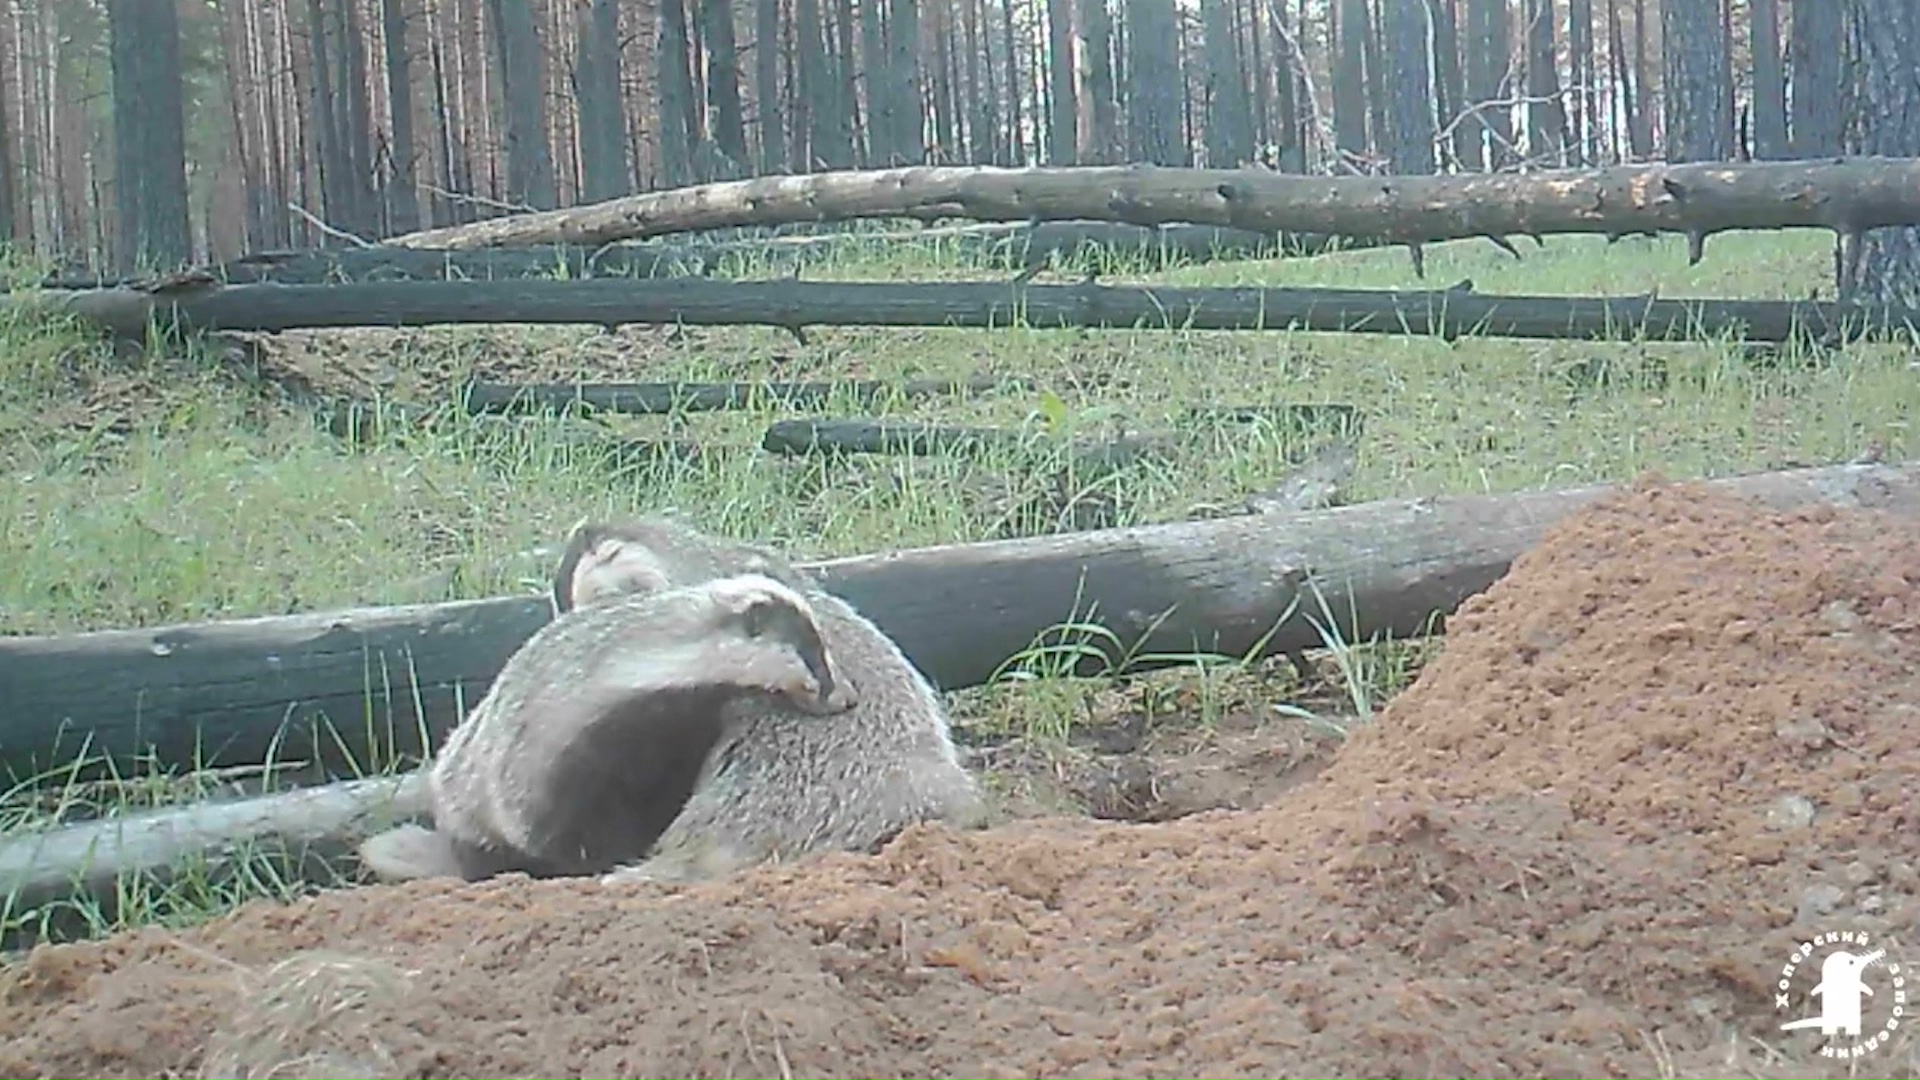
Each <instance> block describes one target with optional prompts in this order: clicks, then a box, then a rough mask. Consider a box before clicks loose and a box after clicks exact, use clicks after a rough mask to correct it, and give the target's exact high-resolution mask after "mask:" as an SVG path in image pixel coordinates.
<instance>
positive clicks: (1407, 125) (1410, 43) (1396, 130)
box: [1381, 0, 1433, 176]
mask: <svg viewBox="0 0 1920 1080" xmlns="http://www.w3.org/2000/svg"><path fill="white" fill-rule="evenodd" d="M1381 19H1382V21H1383V23H1384V24H1385V26H1384V27H1383V31H1384V32H1385V34H1386V35H1387V37H1388V40H1389V41H1390V42H1391V45H1392V48H1391V53H1392V56H1393V63H1392V67H1393V84H1392V88H1391V89H1389V90H1388V91H1386V93H1387V108H1388V114H1387V115H1388V118H1389V124H1388V128H1389V135H1390V137H1391V138H1392V140H1393V141H1392V143H1391V144H1390V146H1388V147H1384V148H1383V149H1386V150H1387V151H1388V156H1389V157H1390V158H1391V159H1392V161H1393V171H1394V172H1396V173H1399V174H1401V175H1403V176H1424V175H1426V174H1429V173H1431V172H1433V91H1432V87H1433V79H1432V66H1431V63H1430V59H1431V56H1432V54H1431V52H1430V50H1429V49H1428V48H1427V0H1387V2H1386V3H1385V5H1384V10H1383V12H1382V15H1381Z"/></svg>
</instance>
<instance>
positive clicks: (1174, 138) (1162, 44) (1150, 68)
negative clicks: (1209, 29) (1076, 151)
mask: <svg viewBox="0 0 1920 1080" xmlns="http://www.w3.org/2000/svg"><path fill="white" fill-rule="evenodd" d="M1127 43H1128V46H1129V48H1128V58H1127V128H1128V139H1127V141H1128V143H1129V145H1130V146H1131V148H1132V157H1133V160H1135V161H1144V162H1151V163H1153V164H1155V165H1185V164H1186V163H1187V162H1188V161H1189V160H1191V157H1190V153H1189V150H1188V147H1187V143H1186V140H1185V139H1183V138H1182V137H1181V130H1180V129H1181V123H1180V114H1181V103H1182V102H1183V101H1184V100H1185V95H1184V94H1183V93H1182V88H1183V84H1182V81H1181V78H1180V52H1179V50H1180V22H1179V13H1178V12H1177V11H1176V10H1175V8H1174V3H1173V0H1127Z"/></svg>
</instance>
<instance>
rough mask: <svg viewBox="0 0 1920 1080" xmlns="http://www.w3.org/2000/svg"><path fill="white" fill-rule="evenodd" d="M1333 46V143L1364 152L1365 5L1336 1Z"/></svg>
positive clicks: (1357, 0) (1358, 1)
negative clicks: (1336, 21)
mask: <svg viewBox="0 0 1920 1080" xmlns="http://www.w3.org/2000/svg"><path fill="white" fill-rule="evenodd" d="M1336 3H1337V4H1338V7H1337V8H1336V9H1335V10H1336V12H1337V19H1338V26H1337V28H1336V31H1335V38H1336V41H1335V43H1333V54H1334V56H1333V141H1334V145H1335V146H1337V147H1339V148H1340V149H1341V150H1344V151H1346V152H1347V153H1349V154H1364V153H1366V152H1367V35H1368V31H1367V3H1366V0H1336Z"/></svg>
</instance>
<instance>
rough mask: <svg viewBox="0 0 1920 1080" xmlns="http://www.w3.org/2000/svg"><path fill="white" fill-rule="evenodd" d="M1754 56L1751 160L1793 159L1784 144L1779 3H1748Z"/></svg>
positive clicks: (1761, 0)
mask: <svg viewBox="0 0 1920 1080" xmlns="http://www.w3.org/2000/svg"><path fill="white" fill-rule="evenodd" d="M1747 13H1748V15H1749V17H1750V18H1751V20H1752V26H1753V29H1752V33H1751V34H1750V35H1749V37H1748V41H1749V42H1750V49H1751V52H1752V54H1753V156H1754V157H1756V158H1758V159H1760V160H1762V161H1770V160H1776V159H1779V158H1785V157H1789V156H1791V155H1792V148H1791V147H1790V146H1789V145H1788V144H1787V72H1786V67H1785V65H1784V64H1783V63H1782V61H1781V56H1780V11H1779V0H1748V6H1747Z"/></svg>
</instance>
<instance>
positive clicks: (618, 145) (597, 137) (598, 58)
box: [573, 0, 772, 202]
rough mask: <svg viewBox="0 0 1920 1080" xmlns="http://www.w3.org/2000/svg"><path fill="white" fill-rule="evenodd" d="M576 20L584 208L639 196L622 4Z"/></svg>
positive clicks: (612, 0)
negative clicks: (630, 146) (625, 108)
mask: <svg viewBox="0 0 1920 1080" xmlns="http://www.w3.org/2000/svg"><path fill="white" fill-rule="evenodd" d="M576 18H578V20H579V27H578V34H577V36H578V39H579V43H578V45H577V46H576V47H575V52H574V61H573V96H574V100H575V101H576V102H578V103H579V109H580V187H581V191H580V194H581V201H583V202H599V201H601V200H602V199H615V198H619V197H620V196H622V195H625V194H627V193H628V192H630V191H632V190H633V171H632V168H631V167H630V166H629V164H628V162H627V133H626V125H625V123H624V121H623V120H622V117H621V101H620V48H619V44H620V9H619V4H618V0H593V2H592V4H590V5H589V6H587V7H586V8H583V9H576ZM769 171H772V170H769Z"/></svg>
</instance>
